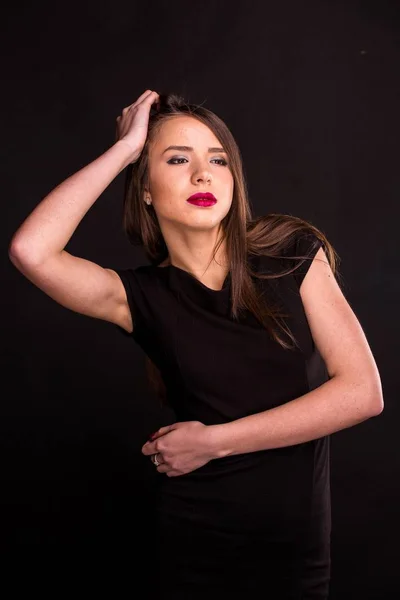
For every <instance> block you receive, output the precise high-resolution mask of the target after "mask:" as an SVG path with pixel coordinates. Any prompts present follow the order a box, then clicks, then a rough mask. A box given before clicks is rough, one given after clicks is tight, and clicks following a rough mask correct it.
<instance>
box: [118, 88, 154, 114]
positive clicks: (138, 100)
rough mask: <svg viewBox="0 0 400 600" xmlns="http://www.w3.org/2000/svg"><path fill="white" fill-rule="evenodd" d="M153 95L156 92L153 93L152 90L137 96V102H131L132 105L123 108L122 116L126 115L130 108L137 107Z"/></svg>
mask: <svg viewBox="0 0 400 600" xmlns="http://www.w3.org/2000/svg"><path fill="white" fill-rule="evenodd" d="M155 93H156V92H153V91H152V90H146V91H145V92H143V94H141V95H140V96H139V98H137V100H135V102H132V104H128V106H125V108H123V109H122V114H125V113H127V112H128V110H129V109H130V108H132V107H133V106H137V105H138V104H140V103H141V102H143V101H144V100H146V98H147V97H148V96H151V94H155Z"/></svg>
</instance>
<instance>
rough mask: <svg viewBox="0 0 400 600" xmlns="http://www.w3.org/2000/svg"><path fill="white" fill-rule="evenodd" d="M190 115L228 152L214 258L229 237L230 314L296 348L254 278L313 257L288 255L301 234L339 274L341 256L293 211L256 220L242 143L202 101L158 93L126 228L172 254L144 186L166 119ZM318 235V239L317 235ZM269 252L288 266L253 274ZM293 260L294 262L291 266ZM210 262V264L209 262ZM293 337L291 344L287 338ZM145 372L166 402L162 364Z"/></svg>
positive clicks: (133, 169)
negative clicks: (226, 204)
mask: <svg viewBox="0 0 400 600" xmlns="http://www.w3.org/2000/svg"><path fill="white" fill-rule="evenodd" d="M182 115H185V116H190V117H193V118H195V119H198V120H199V121H201V122H202V123H204V124H205V125H206V126H207V127H209V129H211V131H212V132H213V133H214V134H215V136H216V138H217V139H218V140H219V142H220V143H221V145H222V147H223V148H224V150H225V152H226V153H227V155H228V165H229V168H230V170H231V173H232V176H233V180H234V189H233V198H232V205H231V208H230V210H229V212H228V214H227V215H226V216H225V217H224V219H223V220H222V221H221V223H220V230H219V234H220V236H219V239H218V242H217V244H216V246H215V248H214V253H213V257H212V259H211V261H212V260H213V258H215V254H216V252H217V250H218V248H219V246H220V245H221V243H222V242H223V240H224V239H225V240H226V251H227V255H228V256H229V262H230V277H231V294H232V309H231V311H232V317H233V318H234V319H238V318H239V315H240V313H241V312H242V311H245V310H248V311H250V312H251V313H252V314H253V315H254V316H255V318H256V319H257V320H258V321H259V322H260V324H262V326H264V327H265V328H266V329H267V331H268V332H269V334H270V336H271V337H272V339H273V340H275V341H276V342H277V343H278V344H280V345H281V346H282V347H283V348H285V349H293V348H294V347H295V346H297V345H298V344H297V341H296V339H295V337H294V336H293V334H292V332H291V331H290V329H289V327H288V326H287V324H286V323H285V321H284V318H285V317H287V316H288V315H287V314H285V313H282V312H281V311H280V310H279V309H278V308H277V307H276V306H274V305H272V304H271V303H268V302H267V301H266V300H265V297H264V296H263V297H262V298H261V295H260V292H259V289H258V286H256V285H255V284H254V282H253V281H252V277H255V278H258V279H275V278H277V277H282V276H284V275H287V274H289V273H291V272H293V271H294V270H295V269H297V268H299V267H300V265H301V264H303V262H304V260H310V257H309V256H299V255H296V256H293V255H291V256H288V255H287V250H288V248H290V247H292V244H293V242H294V240H295V239H298V236H300V237H302V236H303V235H304V236H307V235H309V234H313V235H312V236H311V237H310V239H312V240H314V243H318V240H320V241H321V242H322V246H323V249H324V251H325V253H326V256H327V259H328V262H329V265H330V267H331V269H332V271H333V273H334V274H335V275H336V276H337V277H338V276H339V273H338V262H339V260H340V259H339V256H338V254H337V253H336V251H335V249H334V248H333V246H332V244H331V243H330V242H329V241H328V239H327V238H326V236H325V234H324V233H323V232H322V231H321V230H320V229H318V228H317V227H315V226H314V225H312V224H311V223H310V222H308V221H306V220H304V219H301V218H300V217H297V216H293V215H289V214H277V213H269V214H267V215H265V216H260V217H256V218H253V216H252V211H251V207H250V202H249V198H248V192H247V185H246V180H245V175H244V169H243V163H242V157H241V154H240V150H239V147H238V145H237V143H236V141H235V139H234V137H233V135H232V133H231V131H230V130H229V128H228V127H227V125H226V124H225V123H224V122H223V121H222V120H221V119H220V118H219V117H218V116H217V115H216V114H215V113H213V112H212V111H210V110H208V109H207V108H204V106H202V105H196V104H188V103H187V102H186V101H185V99H184V98H182V97H181V96H179V95H177V94H160V95H159V103H158V105H156V106H154V105H153V106H152V108H151V110H150V116H149V127H148V136H147V139H146V143H145V146H144V148H143V150H142V153H141V155H140V157H139V159H138V160H137V162H135V163H134V164H131V165H129V166H128V168H127V171H126V180H125V194H124V202H123V227H124V230H125V233H126V234H127V236H128V239H129V240H130V242H131V243H132V244H133V245H140V246H141V247H142V248H143V249H144V252H145V255H146V256H147V258H148V260H149V261H150V263H151V264H159V263H161V262H163V261H164V260H165V259H166V258H167V257H168V248H167V245H166V243H165V240H164V238H163V235H162V232H161V229H160V226H159V223H158V219H157V215H156V212H155V210H154V208H153V206H152V205H147V204H146V203H145V202H144V197H145V193H144V190H145V187H147V186H148V183H149V180H148V165H149V148H150V147H151V144H152V143H153V141H154V140H155V138H156V136H157V133H158V131H159V130H160V127H161V126H162V124H163V123H165V121H166V120H167V119H171V118H174V117H175V116H182ZM314 236H315V237H314ZM249 255H255V256H260V255H264V256H268V257H271V258H279V259H288V260H290V261H291V262H290V265H289V269H286V270H284V271H281V272H279V273H275V274H265V273H264V274H261V273H255V272H253V270H252V269H251V266H250V264H249V261H248V260H247V257H248V256H249ZM293 260H294V266H293ZM211 261H210V262H211ZM285 336H287V337H289V339H290V340H291V343H289V342H288V341H287V339H285ZM146 370H147V375H148V377H149V380H150V384H151V386H152V387H153V390H154V391H155V392H156V393H157V394H158V396H159V397H160V398H161V401H162V402H163V401H165V395H166V390H165V386H164V382H163V380H162V377H161V375H160V372H159V370H158V368H157V367H156V366H155V365H154V363H153V362H152V361H151V360H150V359H149V357H147V356H146Z"/></svg>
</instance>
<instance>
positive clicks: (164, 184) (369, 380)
mask: <svg viewBox="0 0 400 600" xmlns="http://www.w3.org/2000/svg"><path fill="white" fill-rule="evenodd" d="M125 168H127V179H126V182H127V185H126V191H125V199H124V226H125V230H126V232H127V234H128V236H129V238H130V240H131V241H132V243H134V244H141V245H142V246H143V248H144V250H145V252H146V256H147V257H148V259H149V263H150V264H148V265H142V266H140V267H137V268H136V269H110V268H102V267H101V266H99V265H97V264H94V263H93V262H90V261H88V260H84V259H82V258H77V257H75V256H72V255H71V254H70V253H68V252H66V251H65V250H64V248H65V246H66V244H67V242H68V241H69V239H70V238H71V236H72V234H73V233H74V231H75V229H76V227H77V226H78V224H79V222H80V221H81V219H82V218H83V217H84V215H85V214H86V212H87V211H88V210H89V209H90V207H91V206H92V205H93V203H94V202H95V201H96V199H97V198H98V197H99V196H100V195H101V193H102V192H103V191H104V190H105V189H106V187H107V186H108V185H109V184H110V183H111V181H112V180H113V179H114V178H115V177H116V176H117V175H118V174H119V173H120V172H121V171H122V170H123V169H125ZM9 254H10V258H11V260H12V262H13V264H14V265H15V266H16V267H17V268H18V269H19V270H20V271H21V272H22V273H23V274H24V275H25V276H26V277H27V278H29V279H30V281H32V282H33V283H34V284H35V285H37V286H38V287H39V288H40V289H42V290H43V291H44V292H45V293H46V294H48V295H49V296H51V297H52V298H54V300H56V301H57V302H59V303H60V304H62V305H63V306H65V307H67V308H69V309H72V310H74V311H77V312H80V313H82V314H85V315H88V316H91V317H96V318H98V319H104V320H107V321H110V322H111V323H114V324H115V325H117V326H118V327H119V328H120V330H121V331H122V332H124V334H126V335H129V336H131V338H132V339H133V340H134V341H135V342H136V343H138V344H139V345H140V347H141V348H142V349H143V351H144V352H145V354H146V357H147V358H146V360H148V365H149V367H150V370H149V373H150V374H151V377H152V381H153V383H155V385H156V386H157V389H158V390H159V392H160V394H161V395H162V396H163V399H164V401H165V402H167V403H168V404H169V406H170V407H171V408H172V409H173V410H174V411H175V413H176V417H177V420H176V423H174V424H172V425H169V426H166V427H162V428H161V429H160V430H159V431H158V432H156V434H154V435H153V436H152V439H150V440H149V441H148V442H147V443H146V444H145V445H144V446H143V448H142V452H143V454H144V455H145V456H148V457H149V458H150V459H151V460H152V461H153V463H154V465H155V467H156V468H157V471H158V472H159V473H160V486H159V497H158V502H157V517H158V524H159V532H160V535H159V538H158V539H157V540H155V543H154V553H153V554H152V555H151V556H148V557H147V558H148V560H149V561H152V562H153V563H154V566H155V569H156V571H157V574H158V577H159V582H160V589H159V596H157V594H156V593H154V595H153V596H152V597H160V598H161V597H162V598H174V599H178V598H185V599H186V600H187V599H189V598H191V599H193V598H197V597H198V598H200V597H201V598H203V597H204V594H210V593H213V594H216V593H219V594H220V597H230V598H233V597H242V598H243V597H246V598H247V597H250V596H249V595H245V594H250V593H251V594H256V593H257V594H262V595H263V597H269V598H279V599H286V598H319V599H322V598H327V597H328V588H329V578H330V532H331V512H330V486H329V435H330V434H331V433H334V432H335V431H339V430H340V429H343V428H346V427H351V426H353V425H355V424H357V423H360V422H362V421H364V420H366V419H368V418H370V417H372V416H375V415H378V414H379V413H380V412H381V411H382V409H383V397H382V389H381V382H380V377H379V373H378V370H377V367H376V364H375V361H374V358H373V355H372V352H371V350H370V348H369V345H368V343H367V340H366V338H365V336H364V333H363V330H362V328H361V326H360V324H359V322H358V320H357V318H356V316H355V314H354V312H353V311H352V309H351V308H350V306H349V304H348V302H347V301H346V299H345V297H344V295H343V293H342V291H341V288H340V286H339V284H338V282H337V275H338V273H337V267H336V264H337V255H336V252H335V250H334V248H333V247H332V245H331V244H330V242H329V241H328V239H327V238H326V236H325V235H324V234H323V233H322V231H320V230H319V229H317V228H316V227H315V226H313V225H312V224H311V223H309V222H307V221H305V220H303V219H301V218H300V217H295V216H292V215H285V214H271V213H269V214H267V215H266V216H261V217H258V218H252V215H251V210H250V204H249V199H248V196H247V191H246V184H245V178H244V174H243V167H242V161H241V156H240V152H239V149H238V147H237V144H236V142H235V140H234V138H233V135H232V133H231V132H230V131H229V129H228V127H227V126H226V125H225V124H224V122H223V121H222V120H221V119H220V118H219V117H218V116H216V115H215V114H214V113H213V112H211V111H209V110H207V109H206V108H204V107H202V106H196V105H190V104H187V103H185V101H184V100H183V99H182V98H180V97H179V96H176V95H173V94H170V95H158V94H157V93H155V92H154V91H151V90H146V91H145V92H144V93H143V94H142V95H141V96H140V97H139V98H138V99H137V100H136V102H134V103H133V104H132V105H130V106H128V107H126V108H124V109H123V111H122V115H121V116H119V117H118V118H117V134H116V141H115V143H114V144H113V145H112V147H110V148H109V149H108V150H107V151H106V152H105V153H104V154H102V155H101V156H100V157H98V158H97V159H96V160H94V161H93V162H92V163H90V164H89V165H87V166H85V167H84V168H83V169H81V170H80V171H78V172H77V173H75V174H74V175H72V176H71V177H69V178H68V179H67V180H65V181H64V182H62V183H61V184H60V185H59V186H57V187H56V188H55V189H54V190H53V191H51V192H50V194H49V195H48V196H47V197H45V198H44V199H43V200H42V201H41V202H40V204H38V206H37V207H36V208H35V209H34V211H33V212H32V213H31V214H30V215H29V216H28V217H27V219H26V220H25V221H24V223H22V225H21V226H20V228H19V229H18V230H17V231H16V233H15V234H14V236H13V239H12V241H11V244H10V250H9ZM224 594H225V595H224ZM215 597H216V596H215Z"/></svg>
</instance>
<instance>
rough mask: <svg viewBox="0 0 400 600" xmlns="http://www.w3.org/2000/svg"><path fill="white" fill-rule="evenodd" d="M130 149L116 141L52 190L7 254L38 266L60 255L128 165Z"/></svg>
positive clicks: (14, 238) (123, 143)
mask: <svg viewBox="0 0 400 600" xmlns="http://www.w3.org/2000/svg"><path fill="white" fill-rule="evenodd" d="M131 155H132V149H131V148H130V147H129V145H128V144H126V143H125V142H123V141H122V142H121V141H118V142H116V143H115V144H114V145H113V146H111V147H110V148H109V149H108V150H106V152H104V153H103V154H102V155H101V156H99V157H98V158H96V159H95V160H94V161H93V162H91V163H89V164H88V165H86V166H85V167H83V168H82V169H80V170H79V171H77V172H76V173H74V174H73V175H71V176H70V177H68V179H66V180H65V181H63V182H62V183H60V184H59V185H58V186H57V187H56V188H54V189H53V190H52V191H51V192H50V193H49V194H48V195H47V196H46V197H45V198H44V199H43V200H42V201H41V202H40V203H39V204H38V205H37V206H36V208H35V209H34V210H33V211H32V213H31V214H30V215H29V216H28V217H27V218H26V219H25V221H24V222H23V223H22V225H21V226H20V227H19V229H18V230H17V231H16V233H15V234H14V236H13V238H12V241H11V244H10V252H11V253H13V254H16V255H20V256H21V255H22V256H23V255H26V256H27V257H29V259H30V260H33V261H36V262H40V261H42V260H44V259H46V258H47V257H49V256H52V255H53V254H57V253H59V252H61V251H62V250H63V249H64V248H65V246H66V245H67V243H68V241H69V240H70V238H71V236H72V234H73V233H74V231H75V229H76V228H77V227H78V225H79V223H80V221H81V220H82V219H83V217H84V216H85V214H86V213H87V211H88V210H89V209H90V207H91V206H92V205H93V204H94V203H95V201H96V200H97V199H98V198H99V196H100V195H101V194H102V192H103V191H104V190H105V189H106V188H107V187H108V185H109V184H110V183H111V182H112V181H113V179H115V177H116V176H117V175H118V174H119V173H120V172H121V171H122V170H123V169H124V168H125V167H126V166H127V165H128V164H129V158H130V156H131Z"/></svg>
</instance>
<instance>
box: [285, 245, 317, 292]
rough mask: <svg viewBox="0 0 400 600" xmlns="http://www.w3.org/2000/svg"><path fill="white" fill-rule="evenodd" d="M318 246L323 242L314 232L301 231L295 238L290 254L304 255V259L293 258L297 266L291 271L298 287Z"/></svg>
mask: <svg viewBox="0 0 400 600" xmlns="http://www.w3.org/2000/svg"><path fill="white" fill-rule="evenodd" d="M320 248H323V243H322V241H321V240H320V239H319V238H318V237H317V236H316V235H315V234H314V233H303V234H301V235H299V237H298V238H297V239H296V240H295V242H294V244H293V250H292V248H291V252H290V255H291V256H295V257H300V256H301V257H305V259H303V258H302V259H300V258H298V259H296V260H293V264H294V265H295V264H298V263H299V266H298V267H297V268H296V269H295V271H293V276H294V278H295V280H296V283H297V285H298V287H299V289H300V286H301V284H302V283H303V280H304V277H305V276H306V275H307V272H308V270H309V268H310V266H311V263H312V261H313V259H314V257H315V255H316V254H317V252H318V250H319V249H320ZM292 252H293V254H292Z"/></svg>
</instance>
